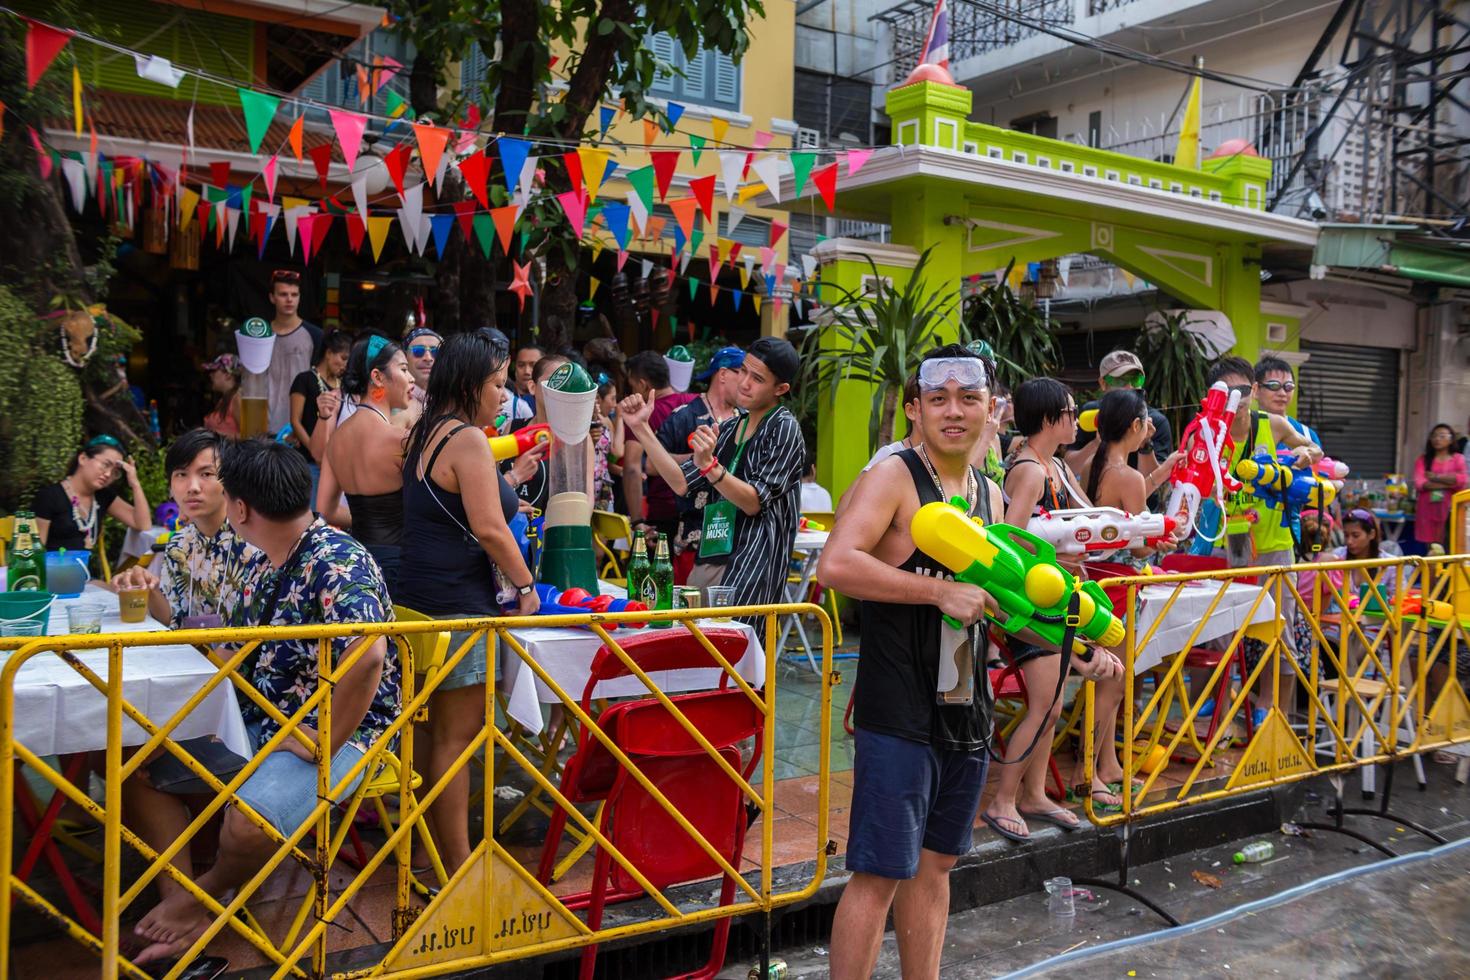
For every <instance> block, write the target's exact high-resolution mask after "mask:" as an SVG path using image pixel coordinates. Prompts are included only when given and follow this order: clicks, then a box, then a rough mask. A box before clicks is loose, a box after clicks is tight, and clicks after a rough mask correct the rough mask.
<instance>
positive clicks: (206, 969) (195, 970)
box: [148, 956, 230, 980]
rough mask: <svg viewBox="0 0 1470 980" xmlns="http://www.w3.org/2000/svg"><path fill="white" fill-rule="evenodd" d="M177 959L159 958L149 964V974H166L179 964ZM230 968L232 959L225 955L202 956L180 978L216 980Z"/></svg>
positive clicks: (159, 975)
mask: <svg viewBox="0 0 1470 980" xmlns="http://www.w3.org/2000/svg"><path fill="white" fill-rule="evenodd" d="M178 962H179V961H178V960H177V959H171V960H159V961H158V962H157V963H150V964H148V966H149V967H151V968H152V969H151V972H150V973H149V976H154V977H161V976H166V975H167V974H168V971H170V970H172V969H173V968H174V967H175V966H177V965H178ZM229 968H230V961H229V960H227V959H225V958H224V957H223V956H201V957H199V958H198V959H197V960H195V961H194V962H193V963H190V964H189V966H188V967H187V968H186V969H185V970H184V972H182V973H180V974H179V980H216V978H217V977H220V976H223V975H224V972H225V971H226V970H228V969H229Z"/></svg>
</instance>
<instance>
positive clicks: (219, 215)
mask: <svg viewBox="0 0 1470 980" xmlns="http://www.w3.org/2000/svg"><path fill="white" fill-rule="evenodd" d="M214 223H215V227H219V226H221V225H223V224H224V223H225V202H224V201H220V202H218V203H217V204H215V206H214Z"/></svg>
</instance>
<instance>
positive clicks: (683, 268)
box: [679, 250, 694, 276]
mask: <svg viewBox="0 0 1470 980" xmlns="http://www.w3.org/2000/svg"><path fill="white" fill-rule="evenodd" d="M692 258H694V253H693V250H690V251H688V252H683V253H681V254H680V256H679V275H681V276H682V275H683V274H684V273H686V272H688V271H689V260H690V259H692Z"/></svg>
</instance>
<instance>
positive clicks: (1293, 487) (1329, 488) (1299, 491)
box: [1235, 452, 1337, 539]
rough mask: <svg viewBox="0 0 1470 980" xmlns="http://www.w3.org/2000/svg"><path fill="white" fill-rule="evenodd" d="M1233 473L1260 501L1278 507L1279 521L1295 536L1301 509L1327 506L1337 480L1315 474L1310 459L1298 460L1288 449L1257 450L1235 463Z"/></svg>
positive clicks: (1323, 508)
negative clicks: (1299, 462) (1276, 450)
mask: <svg viewBox="0 0 1470 980" xmlns="http://www.w3.org/2000/svg"><path fill="white" fill-rule="evenodd" d="M1235 476H1236V478H1237V479H1239V480H1240V482H1241V483H1243V484H1244V485H1245V487H1246V489H1247V490H1249V491H1250V492H1251V493H1252V494H1253V495H1255V496H1256V497H1259V498H1260V500H1261V502H1262V503H1264V504H1266V505H1267V506H1268V507H1271V508H1274V509H1276V510H1279V511H1281V514H1282V523H1283V524H1285V525H1286V526H1288V527H1290V528H1291V534H1292V537H1294V538H1297V539H1300V538H1301V532H1302V524H1301V512H1302V510H1303V509H1305V508H1316V509H1317V510H1326V509H1327V507H1328V506H1330V505H1331V504H1332V501H1333V500H1335V499H1337V484H1336V483H1333V482H1332V481H1331V480H1328V479H1326V478H1325V477H1322V476H1320V475H1318V474H1317V472H1316V471H1315V469H1314V467H1313V465H1312V464H1311V463H1307V464H1298V463H1297V460H1296V457H1295V456H1294V455H1293V454H1291V453H1279V454H1276V453H1269V452H1261V453H1257V454H1256V455H1255V456H1252V457H1251V458H1250V459H1243V460H1241V461H1240V462H1239V463H1237V464H1236V465H1235Z"/></svg>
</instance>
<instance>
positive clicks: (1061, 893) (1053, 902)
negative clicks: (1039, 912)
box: [1046, 877, 1077, 918]
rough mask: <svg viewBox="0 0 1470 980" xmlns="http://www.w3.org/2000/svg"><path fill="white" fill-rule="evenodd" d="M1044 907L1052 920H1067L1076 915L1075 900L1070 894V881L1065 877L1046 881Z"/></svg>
mask: <svg viewBox="0 0 1470 980" xmlns="http://www.w3.org/2000/svg"><path fill="white" fill-rule="evenodd" d="M1046 894H1047V896H1048V898H1047V902H1046V906H1047V910H1048V911H1050V912H1051V915H1052V918H1069V917H1071V916H1074V915H1076V914H1077V903H1076V899H1075V898H1074V897H1073V894H1072V879H1071V878H1065V877H1057V878H1048V879H1047V880H1046Z"/></svg>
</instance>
